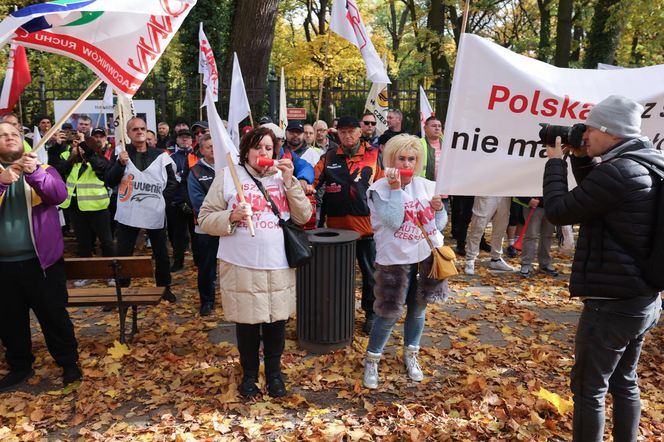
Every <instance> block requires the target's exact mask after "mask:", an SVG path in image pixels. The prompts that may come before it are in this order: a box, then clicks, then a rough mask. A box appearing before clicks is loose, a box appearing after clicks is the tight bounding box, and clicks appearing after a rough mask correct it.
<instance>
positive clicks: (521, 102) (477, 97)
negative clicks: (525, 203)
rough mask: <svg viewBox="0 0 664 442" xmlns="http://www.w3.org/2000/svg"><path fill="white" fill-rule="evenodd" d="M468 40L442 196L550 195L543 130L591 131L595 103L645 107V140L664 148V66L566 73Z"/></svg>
mask: <svg viewBox="0 0 664 442" xmlns="http://www.w3.org/2000/svg"><path fill="white" fill-rule="evenodd" d="M461 38H462V39H461V44H460V49H459V54H458V56H457V62H456V65H455V68H454V81H453V83H452V91H451V94H450V102H449V108H448V112H447V119H446V121H445V134H444V137H443V151H442V153H441V155H442V157H441V161H440V166H439V170H438V182H437V185H436V192H437V193H441V194H449V195H478V196H540V195H542V174H543V172H544V165H545V163H546V160H547V158H546V148H545V146H544V144H543V143H542V142H540V138H539V130H540V126H539V124H540V123H547V124H555V125H563V126H571V125H573V124H575V123H583V122H584V121H585V120H586V118H587V116H588V112H589V111H590V109H591V108H592V106H593V105H594V104H595V103H598V102H600V101H602V100H603V99H604V98H606V97H608V96H609V95H613V94H618V95H624V96H626V97H629V98H631V99H633V100H635V101H638V102H639V103H641V104H642V105H643V106H644V107H645V112H644V114H643V115H642V126H641V130H642V133H643V135H645V136H648V137H649V138H650V140H651V141H653V143H654V144H655V147H658V148H659V149H662V148H664V138H663V136H664V65H658V66H650V67H644V68H635V69H618V70H594V69H564V68H558V67H555V66H552V65H549V64H546V63H543V62H541V61H538V60H535V59H532V58H528V57H525V56H523V55H519V54H516V53H514V52H512V51H510V50H508V49H505V48H503V47H502V46H499V45H497V44H494V43H491V42H490V41H489V40H486V39H484V38H481V37H478V36H476V35H471V34H464V35H463V36H462V37H461ZM571 183H572V181H570V184H571Z"/></svg>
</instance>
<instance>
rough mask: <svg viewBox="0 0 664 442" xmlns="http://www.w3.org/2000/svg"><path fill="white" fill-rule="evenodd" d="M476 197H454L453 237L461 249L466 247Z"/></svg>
mask: <svg viewBox="0 0 664 442" xmlns="http://www.w3.org/2000/svg"><path fill="white" fill-rule="evenodd" d="M474 202H475V197H474V196H453V197H452V237H453V238H454V239H455V240H456V242H457V245H458V246H459V247H460V248H463V247H465V245H466V236H467V234H468V226H469V225H470V220H471V218H472V217H473V203H474Z"/></svg>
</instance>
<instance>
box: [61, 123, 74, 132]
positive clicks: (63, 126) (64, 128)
mask: <svg viewBox="0 0 664 442" xmlns="http://www.w3.org/2000/svg"><path fill="white" fill-rule="evenodd" d="M73 128H74V126H72V125H71V123H64V124H63V125H62V129H63V130H67V129H69V130H72V129H73Z"/></svg>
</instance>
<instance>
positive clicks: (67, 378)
mask: <svg viewBox="0 0 664 442" xmlns="http://www.w3.org/2000/svg"><path fill="white" fill-rule="evenodd" d="M82 378H83V373H81V369H80V368H78V365H77V364H74V365H66V366H64V367H62V386H63V387H66V386H67V385H69V384H71V383H72V382H76V381H80V380H81V379H82Z"/></svg>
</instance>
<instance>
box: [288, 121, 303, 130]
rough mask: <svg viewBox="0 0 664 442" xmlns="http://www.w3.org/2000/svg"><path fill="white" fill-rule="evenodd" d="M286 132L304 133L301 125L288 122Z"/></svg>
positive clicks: (295, 122)
mask: <svg viewBox="0 0 664 442" xmlns="http://www.w3.org/2000/svg"><path fill="white" fill-rule="evenodd" d="M286 130H299V131H300V132H304V126H302V123H300V122H299V121H289V122H288V126H286Z"/></svg>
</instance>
